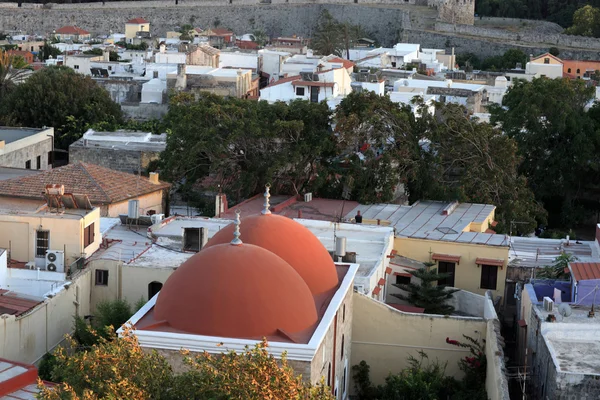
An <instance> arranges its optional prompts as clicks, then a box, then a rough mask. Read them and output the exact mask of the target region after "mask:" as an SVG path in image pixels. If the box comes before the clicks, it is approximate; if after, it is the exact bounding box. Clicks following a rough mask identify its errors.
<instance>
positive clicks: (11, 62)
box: [0, 50, 30, 101]
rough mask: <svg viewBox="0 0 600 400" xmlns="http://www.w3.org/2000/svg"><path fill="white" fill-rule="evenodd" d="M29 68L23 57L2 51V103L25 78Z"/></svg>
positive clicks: (0, 56) (0, 80)
mask: <svg viewBox="0 0 600 400" xmlns="http://www.w3.org/2000/svg"><path fill="white" fill-rule="evenodd" d="M29 68H30V67H29V65H28V64H27V63H26V62H25V59H24V58H23V57H21V56H14V55H11V54H9V53H8V52H7V51H4V50H0V101H1V100H2V99H4V97H5V96H7V95H8V94H9V92H10V91H11V90H13V89H14V88H15V87H16V85H17V84H18V83H20V81H22V80H23V79H24V78H25V76H26V74H28V73H29V72H30V71H29Z"/></svg>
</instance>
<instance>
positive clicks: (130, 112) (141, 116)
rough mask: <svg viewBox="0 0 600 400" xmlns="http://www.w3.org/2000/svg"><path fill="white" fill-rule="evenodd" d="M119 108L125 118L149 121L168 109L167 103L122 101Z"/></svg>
mask: <svg viewBox="0 0 600 400" xmlns="http://www.w3.org/2000/svg"><path fill="white" fill-rule="evenodd" d="M121 110H122V111H123V114H125V117H126V118H130V119H134V120H136V121H150V120H153V119H161V118H162V117H164V116H165V115H166V114H167V111H169V105H168V104H153V103H124V104H121Z"/></svg>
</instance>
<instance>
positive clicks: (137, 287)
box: [121, 265, 175, 306]
mask: <svg viewBox="0 0 600 400" xmlns="http://www.w3.org/2000/svg"><path fill="white" fill-rule="evenodd" d="M122 268H123V272H122V277H123V283H122V285H121V287H122V298H123V299H125V300H127V301H128V302H129V304H131V305H132V306H133V305H134V304H135V303H136V302H138V301H139V300H140V298H143V299H144V300H145V301H148V300H150V299H149V298H148V285H149V284H150V282H160V283H162V284H163V285H164V283H165V282H166V281H167V279H168V278H169V276H171V274H172V273H173V272H175V269H173V268H152V267H130V266H127V265H124V266H123V267H122Z"/></svg>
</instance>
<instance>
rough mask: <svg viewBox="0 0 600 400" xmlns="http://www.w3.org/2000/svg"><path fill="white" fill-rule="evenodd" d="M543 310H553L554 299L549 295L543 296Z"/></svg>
mask: <svg viewBox="0 0 600 400" xmlns="http://www.w3.org/2000/svg"><path fill="white" fill-rule="evenodd" d="M544 310H546V311H548V312H552V311H553V310H554V301H552V299H551V298H550V297H547V296H546V297H544Z"/></svg>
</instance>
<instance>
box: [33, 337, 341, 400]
mask: <svg viewBox="0 0 600 400" xmlns="http://www.w3.org/2000/svg"><path fill="white" fill-rule="evenodd" d="M124 330H125V331H124V334H123V337H121V338H119V339H117V338H115V337H113V338H108V339H107V338H102V337H99V338H98V342H97V343H96V344H94V345H92V346H89V347H86V348H85V349H80V347H79V344H78V343H77V342H75V341H73V340H72V339H69V343H68V344H69V348H70V349H80V350H79V351H76V352H75V353H73V354H71V353H70V352H68V351H66V349H65V348H63V347H59V348H58V350H57V352H56V355H55V357H56V360H55V363H54V366H53V371H52V376H54V378H55V380H60V383H59V384H58V385H56V386H53V387H43V388H42V392H41V396H42V398H44V399H47V400H59V399H67V398H68V399H71V400H79V399H82V400H83V399H85V400H96V399H139V400H145V399H147V400H150V399H161V400H178V399H215V400H217V399H239V400H242V399H244V400H245V399H249V400H259V399H267V398H268V399H309V400H332V399H333V396H332V395H331V391H330V390H329V389H328V388H327V387H325V386H323V385H319V386H317V387H311V386H310V385H306V384H304V383H303V381H302V377H301V376H299V375H296V374H295V372H294V371H293V369H292V368H291V367H290V366H289V364H288V362H287V360H286V358H285V357H283V359H282V360H276V359H275V358H274V357H273V356H272V355H271V354H269V352H268V344H267V342H266V341H263V342H261V343H259V344H257V345H256V346H255V347H254V348H246V350H245V351H243V352H241V353H236V352H235V351H231V352H228V353H225V354H222V355H218V356H212V355H209V354H208V353H204V354H197V355H195V356H192V355H190V353H189V352H184V354H187V356H186V358H185V362H186V364H187V366H188V369H187V371H186V372H184V373H181V374H174V372H173V370H172V368H171V366H170V365H169V363H168V362H167V360H166V359H165V358H164V357H163V356H161V355H160V354H158V353H157V352H156V351H144V350H142V348H141V347H140V345H139V343H138V341H137V338H136V337H135V335H134V334H133V332H132V331H131V330H130V329H129V328H127V327H125V328H124Z"/></svg>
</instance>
